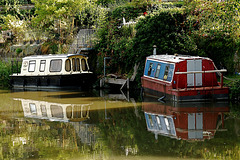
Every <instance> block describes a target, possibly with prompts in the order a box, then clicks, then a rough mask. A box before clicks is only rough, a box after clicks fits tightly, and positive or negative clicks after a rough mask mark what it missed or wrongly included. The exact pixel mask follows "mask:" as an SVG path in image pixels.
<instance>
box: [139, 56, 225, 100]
mask: <svg viewBox="0 0 240 160" xmlns="http://www.w3.org/2000/svg"><path fill="white" fill-rule="evenodd" d="M226 71H227V70H226V69H221V70H217V69H216V67H215V64H214V62H213V61H212V60H211V59H210V58H206V57H199V56H188V55H177V54H175V55H156V54H154V55H151V56H148V57H147V58H146V62H145V69H144V75H143V76H142V77H141V82H142V88H143V94H145V95H147V96H154V97H156V98H158V99H159V100H165V101H166V100H171V101H177V102H181V101H205V100H227V99H228V94H229V88H228V87H224V86H223V75H222V72H226ZM216 73H219V74H220V82H218V78H217V75H216Z"/></svg>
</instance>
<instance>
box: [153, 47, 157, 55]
mask: <svg viewBox="0 0 240 160" xmlns="http://www.w3.org/2000/svg"><path fill="white" fill-rule="evenodd" d="M153 55H154V56H155V55H157V46H156V45H153Z"/></svg>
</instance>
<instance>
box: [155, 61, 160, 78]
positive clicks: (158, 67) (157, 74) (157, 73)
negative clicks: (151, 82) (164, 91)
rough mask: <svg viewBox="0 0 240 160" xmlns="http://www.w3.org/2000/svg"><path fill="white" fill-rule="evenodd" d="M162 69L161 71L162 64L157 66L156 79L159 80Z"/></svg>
mask: <svg viewBox="0 0 240 160" xmlns="http://www.w3.org/2000/svg"><path fill="white" fill-rule="evenodd" d="M160 69H161V64H158V65H157V70H156V73H155V78H158V76H159V73H160Z"/></svg>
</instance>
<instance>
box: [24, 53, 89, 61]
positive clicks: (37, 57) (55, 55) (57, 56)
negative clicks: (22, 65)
mask: <svg viewBox="0 0 240 160" xmlns="http://www.w3.org/2000/svg"><path fill="white" fill-rule="evenodd" d="M73 56H83V57H87V56H86V55H83V54H49V55H32V56H27V57H24V58H23V60H30V59H51V58H54V59H55V58H60V59H61V58H68V57H73Z"/></svg>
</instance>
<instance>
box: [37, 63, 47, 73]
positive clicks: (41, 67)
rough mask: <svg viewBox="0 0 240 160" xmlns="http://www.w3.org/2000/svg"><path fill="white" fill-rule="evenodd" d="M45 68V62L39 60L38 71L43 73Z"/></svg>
mask: <svg viewBox="0 0 240 160" xmlns="http://www.w3.org/2000/svg"><path fill="white" fill-rule="evenodd" d="M45 66H46V60H41V61H40V68H39V71H40V72H44V71H45Z"/></svg>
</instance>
